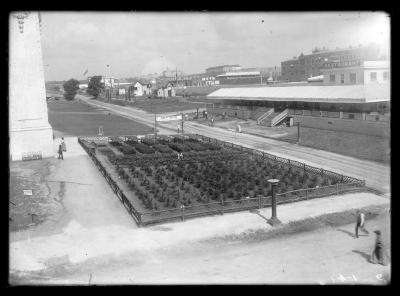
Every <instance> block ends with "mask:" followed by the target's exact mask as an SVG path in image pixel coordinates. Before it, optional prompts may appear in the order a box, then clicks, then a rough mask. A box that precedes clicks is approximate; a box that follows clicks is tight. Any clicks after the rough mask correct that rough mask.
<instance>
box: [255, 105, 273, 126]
mask: <svg viewBox="0 0 400 296" xmlns="http://www.w3.org/2000/svg"><path fill="white" fill-rule="evenodd" d="M273 113H274V108H270V109H269V110H268V111H267V112H264V113H263V114H262V115H261V116H260V117H258V118H257V124H262V122H263V121H264V120H265V119H267V118H268V117H269V116H271V114H273Z"/></svg>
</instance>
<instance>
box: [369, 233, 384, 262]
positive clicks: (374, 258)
mask: <svg viewBox="0 0 400 296" xmlns="http://www.w3.org/2000/svg"><path fill="white" fill-rule="evenodd" d="M374 232H375V233H376V240H375V246H374V250H373V251H372V255H371V263H374V264H382V265H387V258H386V252H385V249H384V246H383V242H382V237H381V232H380V230H375V231H374Z"/></svg>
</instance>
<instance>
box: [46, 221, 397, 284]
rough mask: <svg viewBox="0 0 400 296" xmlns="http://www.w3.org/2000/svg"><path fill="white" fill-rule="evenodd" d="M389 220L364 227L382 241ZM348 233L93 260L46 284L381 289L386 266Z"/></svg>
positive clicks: (370, 239) (346, 229) (350, 228)
mask: <svg viewBox="0 0 400 296" xmlns="http://www.w3.org/2000/svg"><path fill="white" fill-rule="evenodd" d="M388 219H389V216H388V215H387V214H383V215H382V216H380V217H378V218H376V219H374V220H369V221H367V223H366V226H367V228H368V229H369V230H370V231H371V230H373V229H376V228H379V229H382V230H383V231H382V233H384V234H386V235H387V234H388V228H387V226H388V225H389V224H388ZM385 227H386V229H384V228H385ZM353 232H354V224H349V225H345V226H341V227H337V228H322V229H319V230H316V231H310V232H304V233H299V234H296V235H291V236H282V237H278V238H275V239H267V240H262V239H261V240H259V241H255V242H251V243H250V242H246V241H236V242H235V241H229V239H228V240H226V241H222V242H195V243H193V242H192V243H190V244H182V245H174V246H172V247H166V248H162V249H158V250H154V251H153V250H152V251H143V252H135V253H131V254H130V255H126V256H124V258H123V259H121V260H116V258H111V259H110V258H102V259H101V260H98V261H96V260H94V261H91V262H90V263H86V264H85V268H79V269H75V270H74V271H71V272H70V275H69V276H63V277H62V278H57V276H56V277H52V278H51V279H49V280H48V283H51V284H88V282H89V279H90V283H91V284H98V285H102V284H271V283H272V284H299V283H300V284H347V283H348V284H383V281H382V280H380V278H382V277H384V276H380V275H385V274H390V264H389V265H387V266H382V265H375V264H371V263H369V262H368V257H369V254H371V251H372V248H373V245H374V239H375V237H374V234H373V233H372V231H371V234H370V235H369V236H366V235H363V236H360V237H359V238H358V239H355V238H354V237H353ZM388 237H390V236H388ZM111 260H112V261H111ZM111 262H112V264H111ZM88 264H89V265H88ZM46 282H47V281H45V282H44V283H46Z"/></svg>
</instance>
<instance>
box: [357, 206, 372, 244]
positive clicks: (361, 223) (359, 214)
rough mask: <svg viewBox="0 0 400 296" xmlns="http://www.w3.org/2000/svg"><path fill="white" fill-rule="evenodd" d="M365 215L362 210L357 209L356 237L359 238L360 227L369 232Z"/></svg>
mask: <svg viewBox="0 0 400 296" xmlns="http://www.w3.org/2000/svg"><path fill="white" fill-rule="evenodd" d="M364 224H365V215H364V213H363V212H361V211H357V224H356V238H358V228H360V229H361V230H362V231H363V232H364V233H366V234H369V232H368V230H366V229H365V227H364Z"/></svg>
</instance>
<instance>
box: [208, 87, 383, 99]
mask: <svg viewBox="0 0 400 296" xmlns="http://www.w3.org/2000/svg"><path fill="white" fill-rule="evenodd" d="M207 98H209V99H227V100H253V101H254V100H255V101H299V102H319V103H370V102H382V101H390V84H369V85H364V84H357V85H326V86H325V85H324V86H320V85H318V86H314V85H310V86H290V87H279V86H273V87H268V86H266V87H241V88H220V89H218V90H216V91H215V92H212V93H211V94H209V95H208V96H207Z"/></svg>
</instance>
